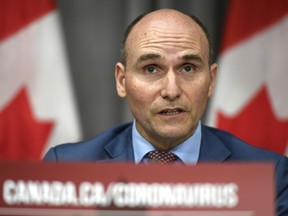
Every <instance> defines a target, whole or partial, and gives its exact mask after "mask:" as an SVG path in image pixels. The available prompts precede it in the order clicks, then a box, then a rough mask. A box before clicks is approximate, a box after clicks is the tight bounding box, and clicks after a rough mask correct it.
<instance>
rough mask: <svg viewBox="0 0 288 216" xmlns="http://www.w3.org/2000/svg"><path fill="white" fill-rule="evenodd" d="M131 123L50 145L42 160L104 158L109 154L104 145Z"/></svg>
mask: <svg viewBox="0 0 288 216" xmlns="http://www.w3.org/2000/svg"><path fill="white" fill-rule="evenodd" d="M131 125H132V124H131V123H126V124H122V125H119V126H115V127H113V128H110V129H108V130H106V131H104V132H102V133H100V134H99V135H97V136H95V137H93V138H91V139H88V140H84V141H80V142H76V143H64V144H60V145H57V146H55V147H52V148H50V149H49V151H48V152H47V153H46V155H45V156H44V158H43V160H59V161H62V160H63V161H65V160H74V161H77V160H80V161H83V160H87V161H90V160H95V159H97V160H105V159H108V158H109V156H108V155H107V153H106V152H105V149H104V147H105V145H106V144H108V143H109V142H110V141H111V140H113V139H114V138H115V137H116V136H118V135H119V134H121V133H122V132H124V131H125V130H127V129H129V128H130V127H131Z"/></svg>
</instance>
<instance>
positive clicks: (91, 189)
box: [0, 162, 274, 216]
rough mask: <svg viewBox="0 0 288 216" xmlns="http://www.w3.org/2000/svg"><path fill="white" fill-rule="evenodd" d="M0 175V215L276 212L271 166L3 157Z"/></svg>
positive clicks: (238, 215) (264, 215)
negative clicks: (42, 160) (43, 160)
mask: <svg viewBox="0 0 288 216" xmlns="http://www.w3.org/2000/svg"><path fill="white" fill-rule="evenodd" d="M0 173H1V176H0V187H1V188H0V194H1V195H2V197H1V199H0V215H18V216H20V215H21V216H24V215H29V216H31V215H38V216H41V215H42V216H44V215H45V216H48V215H51V216H52V215H55V216H56V215H57V216H59V215H63V216H64V215H67V216H68V215H69V216H71V215H79V216H81V215H83V216H84V215H85V216H88V215H91V216H92V215H93V216H103V215H106V216H108V215H109V216H120V215H122V216H124V215H125V216H129V215H131V216H132V215H133V216H140V215H141V216H144V215H147V216H148V215H151V216H152V215H153V216H164V215H165V216H188V215H189V216H196V215H197V216H201V215H203V216H204V215H205V216H220V215H221V216H228V215H229V216H252V215H253V216H271V215H274V186H273V184H274V182H273V166H272V165H270V164H228V165H223V164H221V165H220V164H213V165H212V164H211V165H210V164H202V165H201V164H200V165H198V166H182V165H175V166H173V165H172V166H171V165H170V166H169V165H168V166H166V165H160V166H159V165H137V166H136V165H132V164H101V163H100V164H95V163H58V164H57V163H32V162H29V163H28V162H26V163H23V162H1V163H0ZM260 194H261V195H260Z"/></svg>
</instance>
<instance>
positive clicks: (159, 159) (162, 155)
mask: <svg viewBox="0 0 288 216" xmlns="http://www.w3.org/2000/svg"><path fill="white" fill-rule="evenodd" d="M147 156H148V158H149V162H148V163H150V164H152V163H153V164H171V163H173V162H175V161H176V160H177V156H176V155H175V154H173V153H172V152H167V151H158V150H154V151H150V152H148V154H147Z"/></svg>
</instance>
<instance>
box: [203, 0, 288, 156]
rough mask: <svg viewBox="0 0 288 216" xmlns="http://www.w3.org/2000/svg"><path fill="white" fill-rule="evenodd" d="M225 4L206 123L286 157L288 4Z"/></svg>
mask: <svg viewBox="0 0 288 216" xmlns="http://www.w3.org/2000/svg"><path fill="white" fill-rule="evenodd" d="M229 3H230V5H229V11H228V16H227V23H226V27H225V31H224V37H223V44H222V49H221V55H220V58H219V61H218V63H219V71H218V78H217V79H218V80H217V83H216V89H215V94H214V96H213V98H212V101H211V104H210V106H209V109H210V110H209V112H208V114H209V121H208V122H209V124H211V125H213V126H217V127H219V128H221V129H225V130H228V131H230V132H232V133H233V134H235V135H236V136H238V137H240V138H241V139H243V140H245V141H247V142H249V143H251V144H253V145H255V146H258V147H262V148H265V149H268V150H272V151H275V152H278V153H281V154H288V150H287V149H288V147H287V144H288V1H287V0H277V1H271V0H253V1H251V0H231V1H229Z"/></svg>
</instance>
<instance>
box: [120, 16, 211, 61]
mask: <svg viewBox="0 0 288 216" xmlns="http://www.w3.org/2000/svg"><path fill="white" fill-rule="evenodd" d="M148 13H149V12H146V13H143V14H141V15H139V16H138V17H137V18H136V19H134V20H133V21H132V22H131V23H130V25H129V26H128V27H127V28H126V30H125V32H124V37H123V40H122V43H121V62H122V64H124V65H126V58H127V53H126V42H127V38H128V36H129V34H130V32H131V31H132V29H133V27H134V26H135V25H136V24H137V23H138V22H139V21H140V20H141V19H142V18H143V17H145V16H146V15H147V14H148ZM186 15H187V16H189V17H190V18H191V19H192V20H193V21H195V22H196V23H197V24H198V25H199V26H200V28H201V29H202V30H203V32H204V33H205V36H206V38H207V40H208V46H209V47H208V48H209V57H208V61H209V65H211V64H212V63H213V44H212V40H211V37H210V34H209V32H208V29H207V27H206V26H205V25H204V24H203V23H202V22H201V21H200V19H198V18H197V17H196V16H195V15H192V14H190V15H188V14H186Z"/></svg>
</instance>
